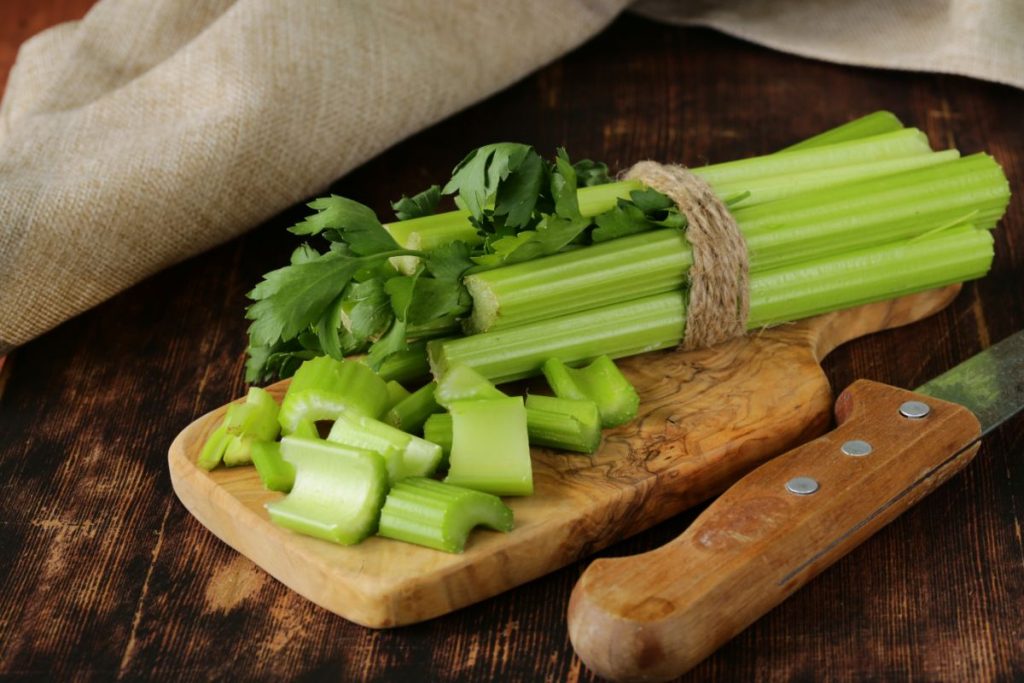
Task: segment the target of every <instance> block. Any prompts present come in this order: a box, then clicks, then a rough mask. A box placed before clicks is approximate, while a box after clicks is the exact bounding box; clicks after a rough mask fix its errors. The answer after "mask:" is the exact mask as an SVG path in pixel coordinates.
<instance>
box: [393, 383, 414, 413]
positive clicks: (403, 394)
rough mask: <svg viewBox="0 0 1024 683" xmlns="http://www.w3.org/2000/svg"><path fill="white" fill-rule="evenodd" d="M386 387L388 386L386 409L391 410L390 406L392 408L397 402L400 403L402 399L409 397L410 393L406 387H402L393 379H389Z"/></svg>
mask: <svg viewBox="0 0 1024 683" xmlns="http://www.w3.org/2000/svg"><path fill="white" fill-rule="evenodd" d="M387 388H388V407H387V410H391V409H392V408H394V407H395V406H397V405H398V404H399V403H401V402H402V401H404V400H405V399H407V398H409V396H411V395H412V394H411V393H410V392H409V390H408V389H406V388H405V387H403V386H402V385H401V384H399V383H398V382H396V381H395V380H391V381H389V382H388V383H387Z"/></svg>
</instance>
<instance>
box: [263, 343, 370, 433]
mask: <svg viewBox="0 0 1024 683" xmlns="http://www.w3.org/2000/svg"><path fill="white" fill-rule="evenodd" d="M387 404H388V390H387V384H386V382H385V380H383V379H381V377H380V376H378V375H377V373H375V372H374V371H373V370H371V369H370V368H369V367H367V366H366V365H363V364H362V363H359V362H356V361H350V360H334V359H333V358H330V357H329V356H319V357H317V358H313V359H311V360H307V361H305V362H304V363H303V364H302V365H301V366H299V369H298V371H296V373H295V376H294V377H292V382H291V384H290V385H289V387H288V391H287V392H286V393H285V396H284V400H283V401H282V402H281V412H280V414H279V415H278V419H279V421H280V423H281V431H282V432H283V433H285V434H290V433H292V432H294V431H295V430H296V429H298V428H299V426H300V424H301V423H303V422H316V421H317V420H336V419H338V416H339V415H341V414H342V413H344V412H346V411H351V412H354V413H356V414H360V415H369V416H370V417H378V416H379V415H381V414H382V413H383V412H384V410H385V409H386V408H387Z"/></svg>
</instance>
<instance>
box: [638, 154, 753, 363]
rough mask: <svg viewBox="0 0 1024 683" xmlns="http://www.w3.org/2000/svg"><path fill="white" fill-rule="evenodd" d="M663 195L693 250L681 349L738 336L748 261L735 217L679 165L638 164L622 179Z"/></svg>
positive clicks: (745, 306)
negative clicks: (682, 220) (682, 222)
mask: <svg viewBox="0 0 1024 683" xmlns="http://www.w3.org/2000/svg"><path fill="white" fill-rule="evenodd" d="M625 177H626V178H627V179H630V180H633V179H635V180H639V181H640V182H642V183H643V184H644V185H647V186H648V187H651V188H653V189H655V190H657V191H658V192H661V193H662V194H664V195H666V196H667V197H669V199H671V200H672V201H673V202H675V203H676V206H678V207H679V211H680V212H681V213H682V214H683V215H684V216H686V223H687V225H686V239H687V241H688V242H689V243H690V248H691V249H692V252H693V265H691V266H690V272H689V278H690V300H689V302H688V303H687V306H686V330H685V332H684V335H683V341H682V348H684V349H697V348H703V347H707V346H714V345H715V344H718V343H721V342H723V341H726V340H728V339H733V338H735V337H741V336H743V334H744V333H745V332H746V329H747V316H748V314H749V312H750V281H749V269H750V266H749V258H748V256H747V243H746V241H745V240H744V239H743V235H742V233H740V228H739V226H738V225H737V224H736V219H735V218H733V215H732V213H731V212H730V211H729V209H728V208H727V207H726V206H725V204H724V203H723V202H722V200H721V199H719V198H718V195H716V194H715V192H714V190H712V189H711V186H710V185H708V184H707V182H705V181H704V180H703V179H702V178H700V177H698V176H696V175H694V174H693V173H691V172H690V171H689V170H687V169H686V168H684V167H683V166H676V165H666V164H659V163H658V162H656V161H641V162H638V163H636V164H634V165H633V167H632V168H630V169H629V171H628V172H627V173H626V176H625Z"/></svg>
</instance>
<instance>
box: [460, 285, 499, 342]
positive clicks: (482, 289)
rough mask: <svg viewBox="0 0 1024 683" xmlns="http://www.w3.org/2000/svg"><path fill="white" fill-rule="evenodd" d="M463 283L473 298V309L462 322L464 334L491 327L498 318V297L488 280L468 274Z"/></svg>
mask: <svg viewBox="0 0 1024 683" xmlns="http://www.w3.org/2000/svg"><path fill="white" fill-rule="evenodd" d="M463 283H464V284H465V285H466V290H467V291H468V292H469V295H470V296H471V297H472V299H473V310H472V312H471V313H470V316H469V317H468V318H467V319H466V320H465V321H463V323H462V327H463V329H464V330H465V332H466V334H477V333H478V332H483V331H485V330H489V329H491V327H493V326H494V323H495V321H497V319H498V297H496V296H495V295H494V292H493V291H492V290H491V285H490V282H489V281H487V280H486V279H484V278H480V277H477V276H475V275H468V276H466V278H465V279H464V280H463Z"/></svg>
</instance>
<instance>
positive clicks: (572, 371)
mask: <svg viewBox="0 0 1024 683" xmlns="http://www.w3.org/2000/svg"><path fill="white" fill-rule="evenodd" d="M541 372H543V373H544V377H545V378H546V379H547V381H548V385H549V386H550V387H551V390H552V391H554V392H555V396H557V397H559V398H563V399H574V400H577V401H592V402H593V403H595V404H596V405H597V410H598V413H599V414H600V416H601V426H602V427H617V426H619V425H621V424H625V423H626V422H629V421H630V420H632V419H633V418H634V417H636V411H637V409H638V407H639V406H640V397H639V396H637V393H636V389H634V388H633V385H632V384H630V383H629V380H627V379H626V378H625V377H624V376H623V375H622V373H621V372H619V369H618V368H617V367H615V363H614V362H612V359H611V358H609V357H608V356H599V357H598V358H595V359H594V361H593V362H591V363H590V364H589V365H587V366H586V367H582V368H570V367H569V366H567V365H566V364H565V363H563V362H562V361H560V360H558V359H557V358H549V359H548V360H546V361H545V362H544V365H543V366H542V367H541Z"/></svg>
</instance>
